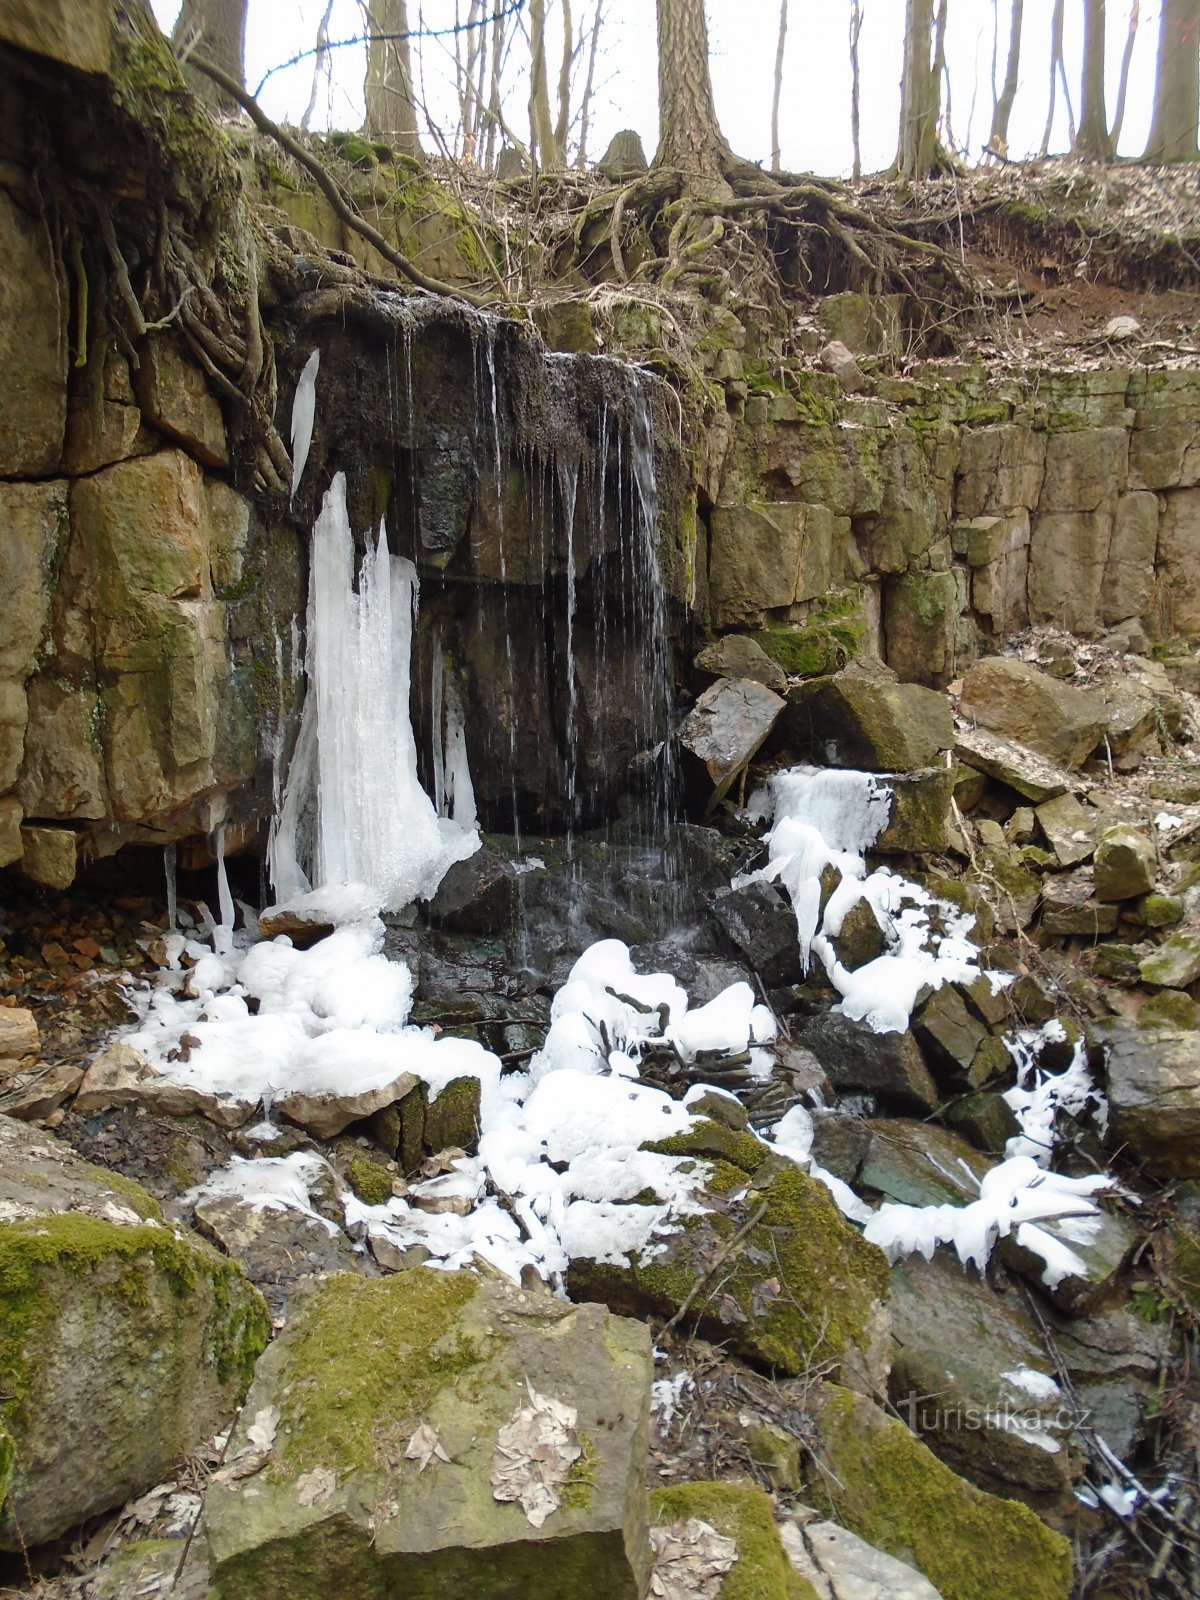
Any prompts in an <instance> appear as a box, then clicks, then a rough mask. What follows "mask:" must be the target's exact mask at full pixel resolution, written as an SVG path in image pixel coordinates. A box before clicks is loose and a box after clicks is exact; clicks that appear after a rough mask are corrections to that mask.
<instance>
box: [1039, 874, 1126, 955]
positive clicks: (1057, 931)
mask: <svg viewBox="0 0 1200 1600" xmlns="http://www.w3.org/2000/svg"><path fill="white" fill-rule="evenodd" d="M1095 889H1096V880H1095V878H1094V876H1093V874H1092V871H1091V869H1090V868H1089V867H1079V868H1077V870H1076V871H1074V872H1068V873H1064V874H1063V875H1062V876H1061V877H1058V878H1047V879H1046V882H1045V883H1044V884H1043V886H1042V932H1043V933H1044V934H1046V935H1048V936H1050V937H1053V938H1056V939H1069V938H1080V939H1098V938H1100V937H1101V935H1103V934H1106V933H1112V931H1113V930H1114V928H1115V927H1116V926H1117V908H1116V906H1114V905H1111V904H1109V905H1102V904H1101V903H1100V901H1099V900H1097V899H1096V898H1095Z"/></svg>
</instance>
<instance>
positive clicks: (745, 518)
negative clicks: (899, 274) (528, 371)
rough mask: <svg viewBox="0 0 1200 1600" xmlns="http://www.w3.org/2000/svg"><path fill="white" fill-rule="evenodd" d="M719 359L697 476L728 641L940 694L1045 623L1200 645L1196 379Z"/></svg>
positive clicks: (732, 352)
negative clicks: (883, 371)
mask: <svg viewBox="0 0 1200 1600" xmlns="http://www.w3.org/2000/svg"><path fill="white" fill-rule="evenodd" d="M846 298H854V297H846ZM719 360H720V367H721V370H722V371H723V372H724V373H725V374H727V376H726V377H725V381H724V385H723V388H724V397H725V403H726V410H725V411H724V412H723V413H720V414H718V416H717V417H716V418H715V419H713V421H712V422H711V423H710V425H709V426H708V427H707V429H706V430H705V433H704V435H703V438H702V443H701V451H700V458H699V461H700V468H699V471H698V474H697V476H698V480H699V510H700V520H701V524H702V527H703V529H704V530H705V531H706V532H707V538H708V552H707V554H708V559H707V564H706V570H707V580H708V588H707V594H706V595H705V594H703V593H700V594H699V596H698V599H699V601H700V603H701V605H702V607H706V608H707V611H708V615H709V618H710V621H711V624H712V626H713V628H714V629H715V630H716V631H718V632H721V631H727V630H738V631H750V632H754V633H756V634H759V635H761V637H762V642H764V643H765V644H767V645H768V647H769V648H770V650H771V653H772V654H774V655H775V656H776V658H777V659H778V660H779V661H780V662H781V664H783V665H784V666H785V667H787V668H788V669H789V670H792V671H798V672H802V673H806V674H808V673H816V672H821V671H827V670H830V669H831V668H832V667H834V666H836V665H839V664H841V663H842V662H843V661H844V660H845V659H846V657H847V656H848V655H853V654H856V653H858V652H860V651H867V652H871V653H875V654H878V655H880V656H882V657H883V658H884V659H885V660H886V661H887V662H888V664H889V665H890V666H891V667H893V668H894V669H895V671H896V672H897V673H898V674H899V675H900V677H901V678H904V679H910V680H913V681H916V682H920V683H927V684H931V685H934V686H938V687H942V686H944V685H945V684H947V683H948V682H949V681H950V680H951V679H953V678H954V677H955V676H956V674H957V673H958V672H959V671H960V670H961V669H962V668H963V667H964V666H965V665H966V664H967V663H968V662H969V661H970V660H971V659H972V658H973V657H974V656H975V655H977V654H979V653H981V652H986V651H987V650H989V649H994V648H996V647H998V646H999V645H1000V644H1002V643H1003V642H1004V640H1005V639H1006V638H1008V637H1010V636H1011V635H1012V634H1013V633H1015V632H1017V631H1019V630H1020V629H1022V628H1024V627H1026V626H1027V625H1029V624H1030V623H1033V624H1042V625H1049V626H1055V627H1060V628H1064V629H1067V630H1070V631H1071V632H1073V633H1075V634H1079V635H1082V636H1084V637H1092V636H1096V635H1098V634H1102V633H1104V632H1105V631H1106V630H1109V629H1112V628H1114V627H1116V626H1118V625H1120V624H1126V623H1130V622H1137V623H1138V624H1139V625H1140V627H1141V628H1142V629H1143V630H1144V631H1145V632H1146V633H1147V634H1148V635H1149V637H1150V638H1151V639H1155V638H1185V639H1186V638H1191V637H1194V636H1195V635H1197V634H1200V373H1197V372H1188V371H1171V370H1160V369H1155V368H1152V367H1142V366H1137V367H1131V366H1115V365H1114V366H1112V367H1106V368H1103V369H1097V370H1088V371H1074V372H1070V371H1068V372H1062V371H1053V370H1037V369H1028V370H1025V371H1024V372H1022V373H1021V374H1020V375H1019V376H1015V377H1003V378H989V375H988V373H987V372H986V370H985V369H983V368H982V367H970V368H968V367H954V366H951V365H949V364H947V363H945V362H939V363H930V364H928V365H927V366H926V367H924V368H919V369H918V370H917V371H916V372H915V373H914V375H913V376H911V377H905V378H894V377H889V376H879V377H876V378H874V379H872V378H870V377H867V378H866V379H865V380H864V381H863V382H862V387H861V388H860V389H859V390H858V391H857V392H855V393H853V394H846V393H844V392H843V389H842V385H841V384H840V383H839V381H838V379H837V378H835V377H834V376H833V375H832V374H830V373H825V372H816V371H811V370H807V371H806V370H801V369H799V368H797V367H791V368H789V367H786V366H785V367H783V368H781V369H777V370H776V371H775V372H774V373H768V372H765V371H764V369H763V368H762V366H761V365H758V366H755V365H752V364H751V363H750V362H749V361H746V360H744V359H743V358H742V357H741V355H740V354H739V352H738V351H737V350H736V348H734V349H726V350H723V351H721V352H720V356H719ZM859 376H860V377H861V374H860V375H859ZM698 566H699V568H700V570H701V571H703V570H704V568H705V564H704V563H703V562H700V563H698Z"/></svg>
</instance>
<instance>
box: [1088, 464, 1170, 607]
mask: <svg viewBox="0 0 1200 1600" xmlns="http://www.w3.org/2000/svg"><path fill="white" fill-rule="evenodd" d="M1157 544H1158V496H1157V495H1156V494H1123V495H1122V496H1121V498H1120V499H1119V500H1118V501H1117V510H1116V517H1115V519H1114V521H1113V531H1112V541H1111V543H1110V544H1109V547H1108V560H1107V561H1106V562H1105V564H1104V579H1103V582H1102V583H1101V585H1100V620H1101V622H1102V623H1103V624H1104V626H1105V627H1106V628H1108V627H1111V626H1112V625H1113V623H1116V622H1124V621H1125V620H1126V619H1127V618H1130V617H1143V616H1145V615H1146V613H1147V612H1148V611H1150V610H1151V608H1152V606H1153V604H1154V554H1155V548H1156V546H1157Z"/></svg>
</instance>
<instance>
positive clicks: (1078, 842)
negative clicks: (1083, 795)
mask: <svg viewBox="0 0 1200 1600" xmlns="http://www.w3.org/2000/svg"><path fill="white" fill-rule="evenodd" d="M1037 819H1038V823H1039V824H1040V826H1041V830H1042V832H1043V833H1044V834H1045V836H1046V842H1047V843H1048V844H1049V846H1050V848H1051V850H1053V851H1054V854H1055V856H1056V858H1057V860H1058V864H1059V866H1060V867H1077V866H1078V865H1079V863H1080V862H1081V861H1086V860H1088V858H1089V857H1090V856H1091V854H1092V837H1093V834H1094V832H1095V829H1096V825H1097V823H1098V821H1099V818H1098V816H1097V814H1096V812H1095V811H1093V810H1090V809H1089V808H1087V807H1085V806H1081V805H1080V803H1079V801H1078V800H1076V798H1075V796H1074V795H1073V794H1060V795H1056V796H1055V798H1054V799H1053V800H1043V802H1042V804H1041V805H1040V806H1038V808H1037ZM1101 898H1102V899H1103V898H1104V897H1103V896H1101Z"/></svg>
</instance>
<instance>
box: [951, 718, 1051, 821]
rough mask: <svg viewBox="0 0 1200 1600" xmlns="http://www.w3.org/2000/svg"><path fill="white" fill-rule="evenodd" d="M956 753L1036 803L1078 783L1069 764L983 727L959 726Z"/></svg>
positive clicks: (968, 764)
mask: <svg viewBox="0 0 1200 1600" xmlns="http://www.w3.org/2000/svg"><path fill="white" fill-rule="evenodd" d="M954 754H955V756H956V757H957V759H958V760H959V761H961V762H962V763H963V765H964V766H967V767H972V768H974V770H975V771H976V772H982V773H986V775H987V776H988V777H989V778H996V779H998V780H999V782H1001V783H1006V784H1007V785H1008V786H1009V788H1010V789H1015V790H1016V791H1017V793H1018V794H1021V795H1024V796H1025V798H1026V799H1027V800H1032V801H1034V802H1035V804H1040V802H1041V801H1043V800H1052V799H1053V798H1054V796H1055V795H1059V794H1066V793H1067V792H1068V790H1070V789H1072V788H1074V787H1076V785H1077V780H1076V779H1075V778H1074V777H1072V775H1071V774H1070V773H1069V772H1067V771H1066V769H1065V768H1063V767H1060V766H1057V765H1055V763H1054V762H1053V761H1047V760H1046V759H1045V757H1044V756H1040V755H1038V753H1037V752H1036V750H1031V749H1030V748H1029V747H1028V746H1027V745H1023V744H1018V743H1016V742H1015V741H1014V740H1012V739H1003V738H1001V737H1000V735H999V734H995V733H989V732H987V731H986V730H985V729H983V728H959V729H958V731H957V733H956V734H955V736H954Z"/></svg>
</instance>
